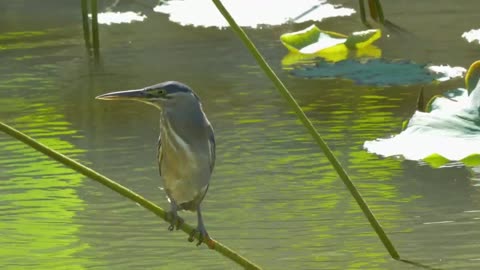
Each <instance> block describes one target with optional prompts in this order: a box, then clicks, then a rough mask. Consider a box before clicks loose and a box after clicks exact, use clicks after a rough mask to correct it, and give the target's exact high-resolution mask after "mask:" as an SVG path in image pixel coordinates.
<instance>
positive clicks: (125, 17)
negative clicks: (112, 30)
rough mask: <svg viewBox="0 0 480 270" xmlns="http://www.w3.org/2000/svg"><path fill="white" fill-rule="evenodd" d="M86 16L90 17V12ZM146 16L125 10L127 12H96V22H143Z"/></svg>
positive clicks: (108, 23)
mask: <svg viewBox="0 0 480 270" xmlns="http://www.w3.org/2000/svg"><path fill="white" fill-rule="evenodd" d="M88 17H90V18H91V17H92V15H91V14H89V15H88ZM146 18H147V16H146V15H143V14H141V13H138V12H133V11H127V12H112V11H108V12H102V13H98V23H99V24H106V25H111V24H120V23H132V22H143V20H145V19H146Z"/></svg>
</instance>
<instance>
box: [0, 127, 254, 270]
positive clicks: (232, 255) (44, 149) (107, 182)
mask: <svg viewBox="0 0 480 270" xmlns="http://www.w3.org/2000/svg"><path fill="white" fill-rule="evenodd" d="M0 131H3V132H4V133H6V134H8V135H10V136H12V137H13V138H15V139H17V140H19V141H21V142H23V143H25V144H27V145H28V146H30V147H32V148H33V149H35V150H37V151H39V152H41V153H43V154H45V155H46V156H49V157H50V158H52V159H54V160H56V161H58V162H60V163H62V164H63V165H65V166H67V167H69V168H71V169H73V170H75V171H77V172H78V173H81V174H83V175H85V176H87V177H89V178H91V179H92V180H95V181H97V182H99V183H100V184H102V185H104V186H106V187H108V188H109V189H111V190H113V191H115V192H117V193H118V194H120V195H122V196H124V197H126V198H128V199H130V200H132V201H134V202H136V203H138V204H139V205H141V206H143V207H144V208H145V209H147V210H149V211H150V212H152V213H154V214H155V215H157V216H159V217H160V218H162V219H163V220H165V221H167V222H168V221H169V220H168V218H167V213H166V212H165V210H163V209H162V208H161V207H159V206H157V205H156V204H154V203H152V202H150V201H148V200H146V199H145V198H143V197H142V196H140V195H139V194H137V193H135V192H133V191H131V190H129V189H128V188H126V187H124V186H122V185H120V184H118V183H117V182H115V181H113V180H111V179H109V178H107V177H105V176H103V175H101V174H99V173H98V172H96V171H94V170H92V169H90V168H88V167H87V166H85V165H82V164H80V163H79V162H77V161H75V160H73V159H71V158H69V157H67V156H65V155H63V154H61V153H59V152H57V151H55V150H53V149H51V148H49V147H48V146H45V145H43V144H42V143H40V142H38V141H36V140H34V139H33V138H31V137H30V136H28V135H26V134H24V133H22V132H20V131H18V130H16V129H14V128H12V127H10V126H8V125H7V124H5V123H3V122H0ZM180 229H181V230H182V231H184V232H185V233H187V234H189V235H190V233H191V232H192V230H193V227H192V226H190V225H188V224H186V223H183V224H181V226H180ZM195 238H197V239H198V236H197V235H195ZM209 246H210V248H212V249H214V250H215V251H217V252H218V253H220V254H222V255H223V256H225V257H227V258H229V259H231V260H232V261H234V262H236V263H238V264H239V265H241V266H243V267H244V268H245V269H261V268H260V267H259V266H257V265H255V264H254V263H253V262H251V261H249V260H248V259H246V258H244V257H242V256H241V255H239V254H238V253H236V252H235V251H233V250H231V249H230V248H228V247H227V246H225V245H223V244H222V243H220V242H218V241H216V240H214V239H212V242H211V243H210V245H209Z"/></svg>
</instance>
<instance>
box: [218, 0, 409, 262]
mask: <svg viewBox="0 0 480 270" xmlns="http://www.w3.org/2000/svg"><path fill="white" fill-rule="evenodd" d="M212 1H213V3H214V4H215V5H216V6H217V9H218V10H219V11H220V13H222V15H223V17H225V19H226V20H227V21H228V24H229V25H230V26H231V27H232V30H233V31H234V32H235V33H236V34H237V35H238V36H239V37H240V39H241V40H242V41H243V42H244V44H245V46H246V47H247V48H248V50H249V51H250V53H251V54H252V55H253V57H255V60H257V62H258V64H259V65H260V67H261V68H262V69H263V71H264V72H265V73H266V75H267V76H268V77H269V78H270V80H271V81H272V82H273V84H275V86H276V87H277V89H278V91H279V92H280V94H282V96H283V97H284V98H285V99H286V100H287V102H288V104H289V105H290V107H291V108H292V109H293V110H294V111H295V113H296V114H297V116H298V118H299V119H300V121H302V123H303V125H304V126H305V127H306V128H307V130H308V131H309V132H310V134H311V135H312V137H313V139H314V140H315V141H316V142H317V144H318V146H320V148H321V149H322V150H323V152H324V153H325V156H327V158H328V160H329V161H330V163H331V164H332V166H333V167H334V168H335V170H336V171H337V173H338V175H339V176H340V178H341V179H342V181H343V183H344V184H345V185H346V186H347V188H348V190H349V191H350V193H351V194H352V196H353V197H354V198H355V200H356V201H357V203H358V205H359V206H360V208H361V209H362V211H363V214H364V215H365V216H366V217H367V219H368V221H369V222H370V225H371V226H372V227H373V229H374V230H375V232H376V233H377V235H378V237H379V238H380V240H381V241H382V243H383V245H384V246H385V248H386V249H387V250H388V252H389V253H390V256H392V258H394V259H396V260H398V259H400V255H398V252H397V250H396V249H395V247H394V246H393V244H392V242H391V241H390V239H389V238H388V236H387V234H386V233H385V231H384V230H383V228H382V226H381V225H380V223H379V222H378V221H377V219H376V218H375V216H374V215H373V213H372V211H371V210H370V208H369V207H368V205H367V203H366V202H365V200H363V198H362V195H360V192H358V190H357V188H356V187H355V185H354V184H353V182H352V180H350V177H349V176H348V174H347V172H346V171H345V169H343V167H342V165H341V164H340V162H339V161H338V160H337V158H336V157H335V156H334V155H333V153H332V151H331V150H330V148H329V147H328V145H327V144H326V143H325V141H324V140H323V139H322V137H320V134H318V132H317V131H316V129H315V127H314V126H313V124H312V122H311V121H310V120H309V119H308V117H307V116H306V115H305V113H304V112H303V111H302V108H300V106H299V105H298V103H297V101H296V100H295V99H294V98H293V96H292V95H291V94H290V91H288V89H287V88H286V87H285V85H283V83H282V81H280V79H279V78H278V77H277V75H276V74H275V72H273V70H272V68H270V66H269V65H268V64H267V62H266V61H265V59H264V58H263V57H262V55H261V54H260V52H259V51H258V50H257V48H256V47H255V45H254V44H253V43H252V41H250V39H249V38H248V36H247V34H245V32H244V31H243V30H242V28H240V27H239V26H238V25H237V23H236V22H235V20H234V19H233V18H232V16H231V15H230V13H229V12H228V11H227V10H226V9H225V7H224V6H223V4H222V3H221V2H220V0H212Z"/></svg>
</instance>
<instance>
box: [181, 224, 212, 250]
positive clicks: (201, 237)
mask: <svg viewBox="0 0 480 270" xmlns="http://www.w3.org/2000/svg"><path fill="white" fill-rule="evenodd" d="M197 233H198V242H197V246H200V245H201V244H202V243H205V244H206V245H207V246H208V247H209V248H211V249H213V248H214V247H215V242H214V241H213V239H212V238H210V236H209V235H208V233H207V231H206V230H205V228H199V227H197V228H196V229H193V230H192V232H191V233H190V236H189V237H188V241H189V242H193V241H194V240H195V235H196V234H197Z"/></svg>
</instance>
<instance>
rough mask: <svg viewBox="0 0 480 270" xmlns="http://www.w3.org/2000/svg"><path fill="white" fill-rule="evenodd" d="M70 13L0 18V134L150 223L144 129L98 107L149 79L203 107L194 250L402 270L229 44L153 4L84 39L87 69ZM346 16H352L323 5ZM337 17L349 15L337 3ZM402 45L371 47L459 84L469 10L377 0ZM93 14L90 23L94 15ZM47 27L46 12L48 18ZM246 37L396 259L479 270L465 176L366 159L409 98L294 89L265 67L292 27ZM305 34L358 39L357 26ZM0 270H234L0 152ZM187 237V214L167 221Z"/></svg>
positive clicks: (345, 86) (132, 111) (151, 151)
mask: <svg viewBox="0 0 480 270" xmlns="http://www.w3.org/2000/svg"><path fill="white" fill-rule="evenodd" d="M77 2H79V1H76V2H73V1H15V2H13V1H0V60H1V63H2V65H1V66H0V120H1V121H4V122H6V123H8V124H10V125H12V126H14V127H16V128H18V129H19V130H21V131H24V132H25V133H27V134H29V135H30V136H32V137H34V138H35V139H38V140H39V141H41V142H43V143H44V144H46V145H49V146H51V147H52V148H54V149H56V150H58V151H61V152H62V153H64V154H66V155H68V156H71V157H73V158H75V159H76V160H78V161H81V162H82V163H84V164H86V165H88V166H91V167H92V168H94V169H95V170H98V171H99V172H101V173H102V174H105V175H106V176H108V177H111V178H112V179H115V180H116V181H118V182H119V183H121V184H123V185H125V186H127V187H129V188H131V189H132V190H134V191H136V192H138V193H140V194H142V195H144V196H145V197H146V198H148V199H150V200H152V201H154V202H155V203H158V204H159V205H161V206H162V207H167V202H166V200H165V196H164V194H163V191H161V190H160V181H159V177H158V172H157V167H156V163H155V162H156V161H155V158H156V153H155V152H156V141H157V137H158V130H159V126H158V112H157V111H156V110H155V109H154V108H153V107H148V106H145V105H143V104H140V103H138V104H137V103H134V102H102V101H98V100H95V99H94V97H95V96H97V95H99V94H101V93H105V92H107V91H113V90H124V89H129V88H138V87H142V86H146V85H151V84H154V83H157V82H160V81H165V80H178V81H182V82H185V83H187V84H189V85H190V86H191V87H192V88H193V89H194V90H195V91H196V92H197V93H198V94H199V96H200V97H201V98H202V101H203V104H204V108H205V111H206V113H207V115H208V117H209V119H210V121H211V122H212V124H213V126H214V128H215V132H216V139H217V163H216V168H215V172H214V175H213V178H212V180H211V185H210V189H209V192H208V194H207V197H206V198H205V200H204V202H203V209H204V211H203V214H204V219H205V222H206V226H207V229H208V230H209V233H210V234H211V235H212V237H214V238H215V239H217V240H219V241H221V242H222V243H224V244H226V245H228V246H229V247H231V248H233V249H234V250H236V251H238V252H239V253H240V254H242V255H244V256H246V257H247V258H249V259H250V260H252V261H254V262H255V263H257V264H259V265H260V266H262V267H264V268H265V269H414V268H416V267H414V266H411V265H407V264H404V263H401V262H397V261H394V260H393V259H391V258H390V257H389V255H388V253H387V252H386V250H385V249H384V247H383V246H382V244H381V242H380V241H379V239H378V238H377V236H376V234H375V233H374V231H373V230H372V228H371V227H370V226H369V224H368V222H367V220H366V218H365V217H364V216H363V214H362V212H361V211H360V209H359V207H358V206H357V204H356V203H355V201H354V200H353V198H352V197H351V195H350V194H349V192H348V191H347V190H346V188H345V186H344V185H343V183H342V182H341V180H340V179H339V177H338V176H337V174H336V173H335V172H334V171H333V169H332V167H331V165H330V164H329V163H328V161H327V159H326V158H325V156H324V154H323V153H322V152H321V151H320V149H319V148H318V146H317V145H316V144H315V143H314V142H313V141H312V139H311V137H310V136H309V135H308V134H307V132H306V131H305V129H304V128H303V126H302V125H301V124H300V123H299V121H297V120H296V117H295V115H294V114H293V113H292V111H291V110H290V109H289V107H288V106H287V104H286V103H285V101H284V100H283V99H282V97H281V96H280V95H279V94H278V92H277V91H276V89H275V88H274V87H273V85H272V83H271V82H270V81H269V80H268V79H267V78H266V76H265V75H264V74H263V73H262V71H261V70H260V69H259V68H258V67H257V65H256V63H255V62H254V60H253V58H252V57H251V56H250V54H249V53H248V52H247V50H246V49H245V48H244V46H243V45H242V44H241V43H240V42H239V40H238V38H237V37H236V36H235V35H234V33H233V32H232V31H230V29H228V28H226V29H222V30H220V29H217V28H213V27H210V28H202V27H198V28H194V27H191V26H181V25H179V24H177V23H175V22H170V21H169V19H168V16H167V15H165V14H160V13H156V12H154V11H153V7H154V6H155V5H156V2H157V1H126V2H125V3H122V2H120V4H119V5H118V7H117V9H119V10H120V11H122V10H123V11H131V10H133V11H137V12H138V11H139V12H142V13H143V14H145V15H146V16H147V19H145V20H144V21H143V22H135V23H132V24H112V25H109V26H107V25H101V26H100V43H101V50H100V53H101V55H100V59H99V61H98V62H96V61H94V60H93V59H92V57H91V56H89V54H88V53H87V51H86V49H85V44H84V40H83V33H82V21H81V16H80V6H79V3H77ZM330 2H331V3H334V4H342V5H343V6H345V7H348V8H353V9H355V10H358V6H357V3H356V1H346V0H338V1H330ZM352 2H354V4H352ZM384 2H385V3H384V9H385V14H386V16H387V18H388V19H389V20H391V21H392V22H394V23H396V24H397V25H399V26H401V27H402V28H405V29H407V30H408V31H409V32H410V33H411V34H408V35H406V34H393V33H392V34H391V36H390V37H389V38H382V39H381V40H379V42H377V43H376V46H378V48H379V49H380V50H381V55H382V57H383V58H385V59H405V60H409V61H413V62H415V63H425V64H428V63H434V64H449V65H451V66H462V67H468V66H469V65H470V63H472V62H473V61H475V60H477V59H478V56H479V54H478V52H479V50H480V45H479V44H475V43H468V42H467V41H466V40H465V39H463V38H462V37H461V35H462V33H464V32H467V31H469V30H471V29H478V28H480V25H479V24H478V12H479V11H480V2H478V1H477V0H464V1H462V3H461V4H454V3H453V2H452V1H447V0H435V1H433V0H430V1H415V3H414V4H412V1H407V0H402V1H384ZM105 8H106V6H100V10H101V11H103V10H105ZM52 10H56V12H55V15H53V13H52ZM310 24H311V22H306V23H302V24H286V25H282V26H273V27H264V28H261V29H247V30H246V32H247V33H248V34H249V35H250V36H251V38H252V40H253V41H254V42H255V44H256V45H257V46H258V48H259V49H260V51H261V52H262V53H263V54H264V56H265V58H266V59H267V60H268V62H269V63H270V64H271V66H272V67H273V68H274V69H275V71H276V72H277V74H278V75H279V77H280V78H281V79H282V80H283V81H284V83H285V84H286V85H287V86H288V87H289V89H290V90H291V91H292V94H293V95H294V97H295V98H296V99H297V101H298V102H299V104H300V105H301V106H302V107H303V109H304V110H305V111H306V113H307V115H308V116H309V117H310V119H311V120H312V121H313V123H314V124H315V126H316V127H317V129H318V131H319V132H320V134H321V135H322V136H323V137H324V139H325V140H326V141H327V143H328V144H329V146H330V147H331V148H332V149H333V151H334V152H335V154H336V155H337V157H338V158H339V160H340V161H341V163H342V164H343V165H344V166H345V168H346V170H347V172H348V173H349V174H350V176H351V178H352V179H353V181H354V182H355V184H356V185H357V187H358V188H359V190H360V192H361V193H362V195H363V196H364V198H365V200H366V201H367V202H368V203H369V205H370V207H371V209H372V210H373V212H374V213H375V215H376V217H377V218H378V219H379V221H380V222H381V224H382V225H383V227H384V228H385V230H386V232H387V233H388V234H389V236H390V237H391V240H392V241H393V243H394V244H395V246H396V248H397V249H398V251H399V253H400V255H401V256H402V257H403V258H406V259H409V260H412V261H416V262H420V263H423V264H426V265H430V266H432V267H438V268H442V269H477V268H478V267H480V255H478V248H480V231H479V230H478V228H479V225H480V187H479V186H478V180H479V179H480V173H479V170H478V169H477V168H468V167H464V166H461V165H456V166H448V167H445V168H440V169H434V168H432V167H430V166H428V165H425V164H423V163H421V162H416V161H406V160H402V159H400V158H381V157H378V156H376V155H374V154H370V153H367V152H366V151H365V150H364V149H363V144H364V142H365V141H367V140H373V139H375V138H379V137H388V136H391V135H393V134H398V133H399V131H400V130H401V123H402V121H403V120H405V119H408V118H409V117H411V115H412V114H413V112H414V111H415V107H416V99H417V95H418V92H419V89H420V88H421V87H424V89H425V93H426V95H427V96H433V95H435V94H441V93H442V92H443V91H445V90H447V89H452V88H456V87H459V86H462V87H463V80H462V79H460V78H457V79H454V80H450V81H447V82H442V83H427V84H425V83H423V84H410V85H408V86H405V85H396V86H386V87H385V86H369V85H360V84H356V83H354V82H352V81H350V80H347V79H321V80H320V79H305V78H300V77H295V76H292V75H291V70H290V69H289V68H288V67H283V66H282V59H283V58H284V57H285V55H287V50H286V49H285V48H284V47H283V46H282V44H281V43H280V41H279V37H280V35H281V34H283V33H286V32H292V31H297V30H300V29H303V28H305V27H307V26H309V25H310ZM316 25H317V26H318V27H319V28H321V29H326V30H333V31H336V32H340V33H351V32H354V31H359V30H363V29H364V27H363V25H362V24H361V23H360V19H359V16H358V13H357V14H353V15H352V16H346V17H338V18H329V19H325V20H323V21H321V22H317V23H316ZM0 151H1V152H0V153H1V155H0V176H1V178H0V210H1V211H0V236H1V237H0V266H2V267H1V268H2V269H60V268H66V269H87V268H88V269H89V268H94V269H192V268H196V269H236V268H238V266H237V265H236V264H234V263H232V262H230V261H229V260H227V259H225V258H223V257H222V256H220V255H218V254H217V253H215V252H213V251H210V250H208V249H207V248H206V247H204V246H202V247H196V246H195V245H193V244H190V243H188V242H187V241H186V239H187V237H188V236H186V235H185V234H183V233H181V232H173V233H172V232H169V231H168V230H167V227H168V225H167V224H166V223H164V222H163V221H162V220H160V219H158V218H156V217H155V216H153V215H152V214H151V213H150V212H148V211H146V210H144V209H143V208H141V207H139V206H137V205H135V204H134V203H132V202H131V201H129V200H127V199H124V198H123V197H120V196H119V195H117V194H116V193H114V192H112V191H110V190H108V189H107V188H105V187H103V186H101V185H100V184H97V183H96V182H94V181H92V180H90V179H88V178H85V177H83V176H81V175H78V174H76V173H74V172H72V171H71V170H70V169H67V168H65V167H63V166H62V165H59V164H57V163H56V162H54V161H52V160H50V159H48V158H46V157H44V156H42V155H41V154H38V153H37V152H35V151H34V150H32V149H30V148H28V147H26V146H24V145H23V144H21V143H19V142H16V141H15V140H14V139H12V138H10V137H8V136H6V135H0ZM182 216H183V217H185V218H186V219H187V221H188V222H189V223H191V224H195V222H196V218H195V215H194V214H192V213H182Z"/></svg>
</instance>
